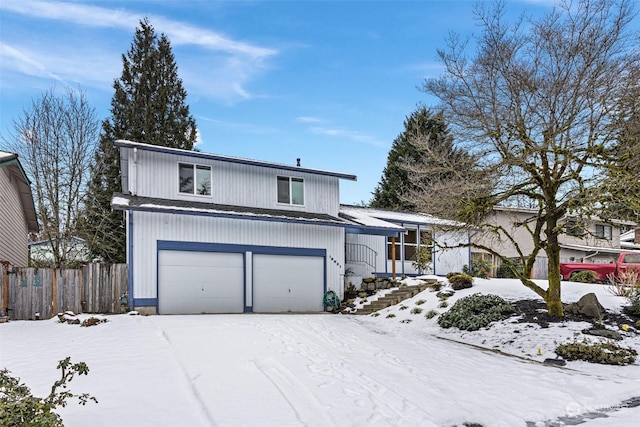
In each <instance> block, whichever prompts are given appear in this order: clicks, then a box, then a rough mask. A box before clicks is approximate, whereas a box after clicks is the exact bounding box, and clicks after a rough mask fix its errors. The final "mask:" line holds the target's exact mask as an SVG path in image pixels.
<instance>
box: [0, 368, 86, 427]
mask: <svg viewBox="0 0 640 427" xmlns="http://www.w3.org/2000/svg"><path fill="white" fill-rule="evenodd" d="M57 369H60V370H62V373H61V378H60V379H59V380H58V381H56V382H55V383H53V386H52V387H51V393H50V394H49V395H48V396H47V397H45V398H41V397H36V396H34V395H32V394H31V390H30V389H29V387H27V386H26V385H24V384H21V383H20V379H19V378H15V377H13V376H11V375H10V372H9V371H8V370H7V369H6V368H5V369H2V370H0V425H2V426H41V427H62V426H63V425H64V424H63V423H62V418H61V417H60V415H58V414H57V413H55V412H54V410H55V409H56V408H57V407H59V406H62V407H64V406H66V405H67V400H69V399H72V398H74V397H76V398H78V401H79V402H78V403H79V404H81V405H85V404H86V403H87V402H88V401H89V400H93V401H94V402H96V403H98V401H97V400H96V398H95V397H92V396H90V395H88V394H86V393H84V394H80V395H76V394H73V393H71V392H70V391H69V390H67V383H69V382H71V380H72V379H73V377H74V376H75V375H76V374H78V375H87V374H88V372H89V367H88V366H87V364H86V363H84V362H79V363H74V364H72V363H71V358H70V357H67V358H66V359H64V360H61V361H60V362H58V366H57Z"/></svg>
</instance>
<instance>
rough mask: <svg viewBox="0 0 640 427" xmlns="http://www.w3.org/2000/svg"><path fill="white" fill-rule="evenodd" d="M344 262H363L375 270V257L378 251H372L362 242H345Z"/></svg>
mask: <svg viewBox="0 0 640 427" xmlns="http://www.w3.org/2000/svg"><path fill="white" fill-rule="evenodd" d="M345 254H346V262H347V263H352V264H364V265H366V266H369V267H371V269H372V272H375V271H376V259H377V258H378V252H376V251H374V250H373V249H371V248H370V247H369V246H367V245H363V244H362V243H346V244H345Z"/></svg>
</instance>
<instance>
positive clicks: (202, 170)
mask: <svg viewBox="0 0 640 427" xmlns="http://www.w3.org/2000/svg"><path fill="white" fill-rule="evenodd" d="M178 189H179V191H180V193H184V194H198V195H201V196H210V195H211V166H202V165H193V164H190V163H178Z"/></svg>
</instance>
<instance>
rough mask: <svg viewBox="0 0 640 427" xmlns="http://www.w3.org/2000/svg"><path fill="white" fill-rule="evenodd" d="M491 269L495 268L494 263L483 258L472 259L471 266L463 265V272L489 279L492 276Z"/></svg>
mask: <svg viewBox="0 0 640 427" xmlns="http://www.w3.org/2000/svg"><path fill="white" fill-rule="evenodd" d="M491 270H493V265H491V263H489V261H485V260H483V259H477V260H473V261H471V268H469V266H468V265H465V266H463V267H462V272H463V273H465V274H468V275H470V276H473V277H480V278H482V279H488V278H489V277H490V276H491Z"/></svg>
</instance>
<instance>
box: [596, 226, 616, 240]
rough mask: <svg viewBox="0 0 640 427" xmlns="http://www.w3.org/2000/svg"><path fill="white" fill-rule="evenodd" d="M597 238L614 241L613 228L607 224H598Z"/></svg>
mask: <svg viewBox="0 0 640 427" xmlns="http://www.w3.org/2000/svg"><path fill="white" fill-rule="evenodd" d="M607 231H608V233H607ZM596 237H597V238H598V239H604V240H613V227H612V226H610V225H607V224H596Z"/></svg>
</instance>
